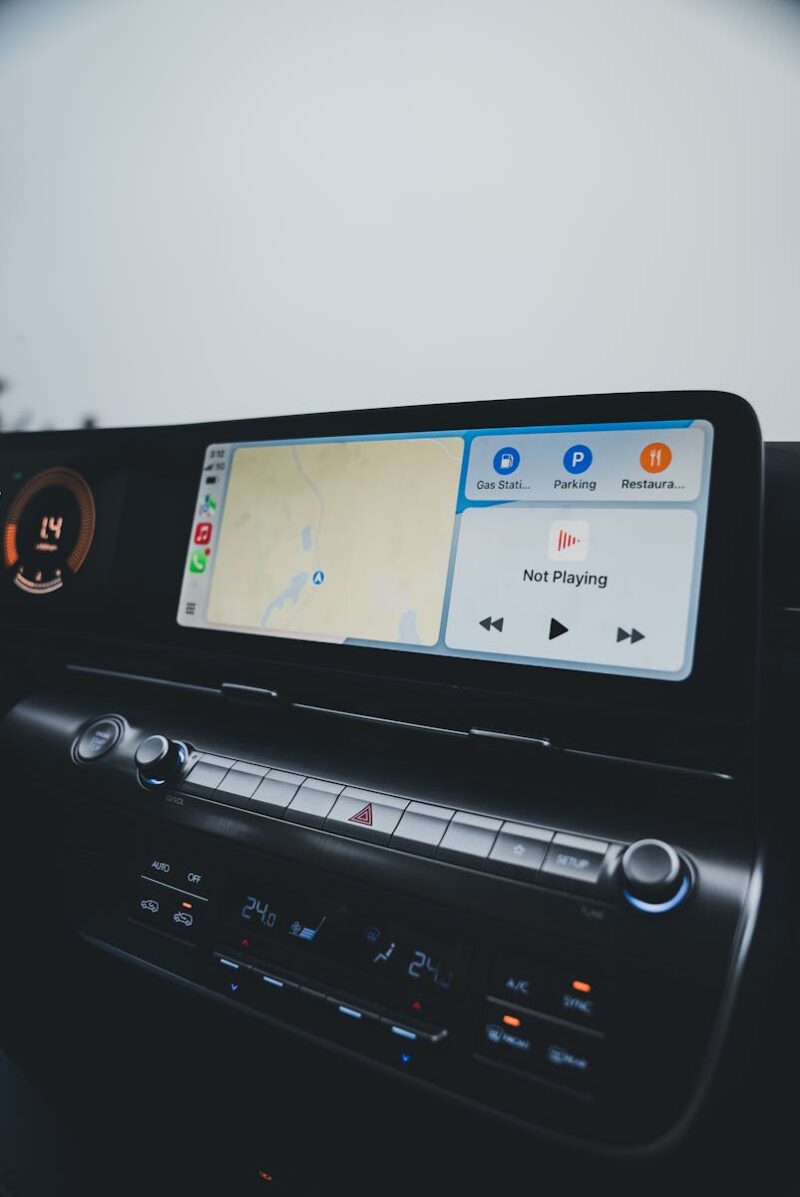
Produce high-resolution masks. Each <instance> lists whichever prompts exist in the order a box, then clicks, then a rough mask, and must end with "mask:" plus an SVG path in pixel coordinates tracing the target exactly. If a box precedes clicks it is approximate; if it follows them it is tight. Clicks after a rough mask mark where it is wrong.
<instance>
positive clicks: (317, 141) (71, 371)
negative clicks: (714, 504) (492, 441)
mask: <svg viewBox="0 0 800 1197" xmlns="http://www.w3.org/2000/svg"><path fill="white" fill-rule="evenodd" d="M799 317H800V9H798V8H797V7H795V6H793V5H790V4H789V3H788V0H784V2H783V3H781V2H779V0H774V3H773V0H759V2H758V3H750V4H749V3H746V2H745V0H738V2H734V0H728V2H725V0H551V2H548V3H545V2H543V0H481V2H476V0H391V2H390V0H224V2H220V0H102V2H101V0H82V2H75V3H66V2H63V0H62V2H61V3H58V4H53V3H52V2H48V0H33V2H32V0H28V3H27V4H24V5H20V4H13V3H6V4H5V5H0V377H2V378H5V379H6V380H7V382H8V384H9V390H8V392H7V394H6V396H5V397H4V399H3V400H2V411H3V412H4V413H5V417H6V419H7V420H8V419H12V420H13V419H21V418H24V416H25V413H30V417H31V420H32V424H33V425H36V426H38V425H41V424H43V423H49V424H56V425H64V426H68V425H70V424H74V423H75V422H76V421H77V420H78V419H79V418H80V416H81V414H82V413H83V412H85V411H92V412H95V413H96V414H97V415H98V416H99V418H100V421H101V422H102V423H105V424H126V423H131V424H132V423H143V422H163V421H167V420H168V421H182V420H200V419H214V418H222V417H230V416H250V415H270V414H275V413H278V412H290V411H291V412H294V411H306V410H320V409H325V408H339V407H365V406H371V405H383V404H410V403H422V402H434V401H446V400H462V399H484V398H500V397H506V396H513V395H550V394H570V393H575V392H586V391H589V392H591V391H612V390H638V389H648V390H658V389H665V388H673V387H710V388H715V389H725V390H734V391H738V392H740V393H741V394H744V395H745V396H746V397H748V398H749V399H750V400H751V402H752V403H753V404H754V405H755V407H756V409H757V411H758V412H759V415H760V417H761V420H762V425H763V428H764V432H765V434H766V435H767V436H768V437H770V438H773V439H776V438H783V439H786V438H797V439H800V319H799Z"/></svg>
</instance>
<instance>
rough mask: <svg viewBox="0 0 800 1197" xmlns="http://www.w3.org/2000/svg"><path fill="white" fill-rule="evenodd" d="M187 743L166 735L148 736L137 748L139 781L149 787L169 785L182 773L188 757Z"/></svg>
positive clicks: (136, 757) (136, 758)
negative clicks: (169, 738)
mask: <svg viewBox="0 0 800 1197" xmlns="http://www.w3.org/2000/svg"><path fill="white" fill-rule="evenodd" d="M188 755H189V753H188V750H187V748H186V745H185V744H181V743H180V741H179V740H168V739H167V737H166V736H148V737H147V739H146V740H143V741H142V743H141V744H140V745H139V747H138V748H137V749H136V755H135V758H134V759H135V761H136V768H137V770H138V773H139V781H140V782H141V783H142V785H144V786H147V787H148V789H155V788H157V787H158V786H164V785H167V783H168V782H170V781H175V780H176V779H177V778H178V777H179V776H180V774H181V772H182V770H183V766H184V765H185V764H186V760H187V758H188Z"/></svg>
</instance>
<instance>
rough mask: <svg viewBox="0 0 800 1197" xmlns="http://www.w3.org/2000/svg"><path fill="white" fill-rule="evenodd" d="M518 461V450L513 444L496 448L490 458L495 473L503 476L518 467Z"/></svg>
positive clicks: (511, 472)
mask: <svg viewBox="0 0 800 1197" xmlns="http://www.w3.org/2000/svg"><path fill="white" fill-rule="evenodd" d="M519 463H520V456H519V450H518V449H515V448H514V447H513V445H506V446H505V447H504V448H502V449H498V450H497V452H496V453H495V455H494V457H493V458H492V465H493V466H494V468H495V473H497V474H500V475H502V476H504V477H505V475H507V474H513V473H514V471H515V470H516V469H517V468H518V467H519Z"/></svg>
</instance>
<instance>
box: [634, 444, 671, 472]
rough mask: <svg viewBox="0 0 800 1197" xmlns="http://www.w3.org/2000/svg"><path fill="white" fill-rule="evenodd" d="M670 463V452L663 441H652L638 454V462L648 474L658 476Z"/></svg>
mask: <svg viewBox="0 0 800 1197" xmlns="http://www.w3.org/2000/svg"><path fill="white" fill-rule="evenodd" d="M671 461H672V450H671V449H670V447H669V445H665V444H664V442H663V441H653V442H652V443H651V444H649V445H645V447H644V448H643V449H642V451H641V453H640V454H639V462H640V464H641V467H642V469H643V470H647V472H648V474H660V473H662V471H664V470H666V468H667V467H668V465H669V463H670V462H671Z"/></svg>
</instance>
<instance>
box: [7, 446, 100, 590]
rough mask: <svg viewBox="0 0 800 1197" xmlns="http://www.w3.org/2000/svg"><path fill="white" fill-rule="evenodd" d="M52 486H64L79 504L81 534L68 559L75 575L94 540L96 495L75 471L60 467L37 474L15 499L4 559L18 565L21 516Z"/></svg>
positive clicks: (10, 510) (10, 513)
mask: <svg viewBox="0 0 800 1197" xmlns="http://www.w3.org/2000/svg"><path fill="white" fill-rule="evenodd" d="M51 486H62V487H63V488H64V489H65V490H68V491H69V492H70V494H71V495H72V496H73V498H74V499H75V502H76V503H77V504H78V512H79V516H80V531H79V532H78V538H77V540H76V541H75V544H74V546H73V548H72V552H71V553H70V555H69V556H68V557H67V560H66V564H67V565H68V566H69V568H70V570H71V571H72V573H77V572H78V570H79V569H80V568H81V566H82V565H83V563H84V561H85V560H86V556H87V554H88V552H89V549H90V548H91V547H92V541H93V540H94V529H95V520H96V512H95V505H94V495H93V494H92V491H91V488H90V486H89V483H88V482H87V481H86V479H85V478H84V477H82V475H80V474H79V473H78V472H77V471H76V470H71V469H69V468H68V467H67V466H58V467H56V468H51V469H47V470H42V471H41V473H39V474H34V476H33V477H32V478H29V479H28V481H27V482H26V483H25V485H24V486H22V487H21V488H20V489H19V490H18V491H17V494H16V495H15V496H14V501H13V502H12V504H11V506H10V508H9V510H8V516H7V518H6V526H5V529H4V531H3V557H4V559H5V563H6V565H7V566H9V567H13V566H15V565H16V564H17V562H18V561H19V547H18V545H17V528H18V526H19V521H20V518H21V517H22V513H23V512H24V510H25V508H26V507H27V506H28V504H29V503H30V501H31V499H33V498H35V497H36V495H38V494H39V492H40V491H42V490H46V489H47V488H48V487H51Z"/></svg>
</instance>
